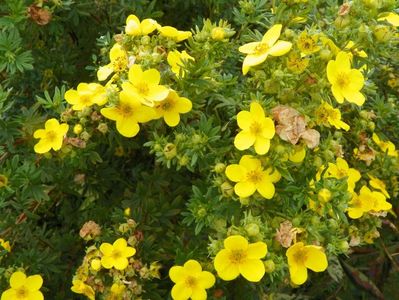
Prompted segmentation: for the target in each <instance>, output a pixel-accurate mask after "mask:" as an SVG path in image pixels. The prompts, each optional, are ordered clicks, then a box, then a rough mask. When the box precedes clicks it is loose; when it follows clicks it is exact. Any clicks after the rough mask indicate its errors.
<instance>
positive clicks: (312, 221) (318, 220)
mask: <svg viewBox="0 0 399 300" xmlns="http://www.w3.org/2000/svg"><path fill="white" fill-rule="evenodd" d="M310 222H311V223H312V224H313V225H318V224H319V223H320V218H319V217H318V216H313V217H312V218H311V219H310Z"/></svg>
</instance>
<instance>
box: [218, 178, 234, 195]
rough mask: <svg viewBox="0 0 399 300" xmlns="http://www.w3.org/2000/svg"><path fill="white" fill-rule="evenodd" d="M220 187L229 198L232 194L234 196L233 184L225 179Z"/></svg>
mask: <svg viewBox="0 0 399 300" xmlns="http://www.w3.org/2000/svg"><path fill="white" fill-rule="evenodd" d="M220 189H221V190H222V195H223V196H224V197H226V198H229V197H231V196H233V194H234V189H233V187H232V185H231V184H230V183H229V182H227V181H225V182H223V183H222V184H221V185H220Z"/></svg>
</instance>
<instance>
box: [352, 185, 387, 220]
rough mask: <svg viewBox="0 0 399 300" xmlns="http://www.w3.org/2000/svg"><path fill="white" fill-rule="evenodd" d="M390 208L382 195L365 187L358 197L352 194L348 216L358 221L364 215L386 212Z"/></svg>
mask: <svg viewBox="0 0 399 300" xmlns="http://www.w3.org/2000/svg"><path fill="white" fill-rule="evenodd" d="M391 208H392V205H391V203H389V202H387V201H386V198H385V196H384V194H383V193H380V192H376V191H371V190H370V189H369V188H368V187H367V186H363V187H362V188H361V189H360V192H359V194H358V195H357V194H355V193H354V194H353V197H352V200H351V201H350V202H349V207H348V215H349V217H351V218H352V219H358V218H360V217H362V216H363V214H364V213H367V212H370V211H373V212H381V211H388V210H390V209H391Z"/></svg>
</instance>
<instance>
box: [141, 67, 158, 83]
mask: <svg viewBox="0 0 399 300" xmlns="http://www.w3.org/2000/svg"><path fill="white" fill-rule="evenodd" d="M142 79H143V80H144V81H146V82H147V83H150V84H154V85H157V84H159V81H160V80H161V74H160V73H159V72H158V71H157V70H155V69H149V70H146V71H144V72H143V77H142Z"/></svg>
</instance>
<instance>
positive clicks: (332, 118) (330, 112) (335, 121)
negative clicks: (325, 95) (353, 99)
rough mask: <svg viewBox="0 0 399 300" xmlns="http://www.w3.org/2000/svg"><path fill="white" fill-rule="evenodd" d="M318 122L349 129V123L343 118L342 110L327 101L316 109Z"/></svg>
mask: <svg viewBox="0 0 399 300" xmlns="http://www.w3.org/2000/svg"><path fill="white" fill-rule="evenodd" d="M315 114H316V122H317V123H318V124H320V125H323V126H326V127H330V126H334V127H335V128H337V129H343V130H345V131H348V130H349V129H350V127H349V125H348V124H346V123H345V122H343V121H342V120H341V112H340V111H339V109H338V108H334V107H332V106H331V105H330V104H328V103H327V102H324V101H323V102H322V104H321V105H320V106H319V107H318V108H317V110H316V113H315Z"/></svg>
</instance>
